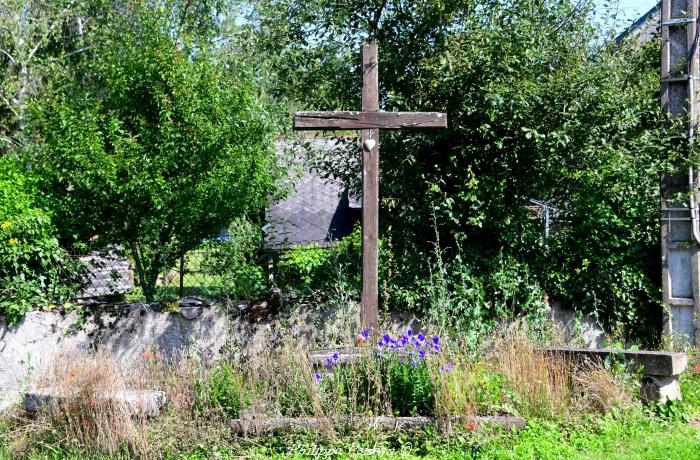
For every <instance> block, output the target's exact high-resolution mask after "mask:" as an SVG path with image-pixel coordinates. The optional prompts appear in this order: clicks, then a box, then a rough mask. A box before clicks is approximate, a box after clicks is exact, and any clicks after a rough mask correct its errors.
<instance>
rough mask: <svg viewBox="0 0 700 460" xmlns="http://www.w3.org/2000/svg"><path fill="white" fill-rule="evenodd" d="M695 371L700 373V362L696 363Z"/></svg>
mask: <svg viewBox="0 0 700 460" xmlns="http://www.w3.org/2000/svg"><path fill="white" fill-rule="evenodd" d="M693 372H695V373H696V374H700V364H696V365H695V366H694V367H693Z"/></svg>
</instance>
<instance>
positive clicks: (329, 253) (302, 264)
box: [277, 245, 336, 292]
mask: <svg viewBox="0 0 700 460" xmlns="http://www.w3.org/2000/svg"><path fill="white" fill-rule="evenodd" d="M334 262H336V254H335V253H334V250H333V249H330V248H324V247H320V246H311V245H309V246H301V247H297V248H294V249H292V250H290V251H289V252H287V253H285V254H284V255H283V256H282V258H281V260H280V262H279V264H278V265H277V269H278V273H279V283H280V284H281V285H283V286H285V287H291V288H293V289H295V290H298V291H301V292H308V291H313V290H320V289H323V288H324V287H325V286H326V285H327V283H329V282H330V281H331V280H330V279H329V277H330V273H329V268H330V267H331V264H333V263H334Z"/></svg>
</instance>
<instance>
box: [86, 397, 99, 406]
mask: <svg viewBox="0 0 700 460" xmlns="http://www.w3.org/2000/svg"><path fill="white" fill-rule="evenodd" d="M88 404H90V407H95V406H96V405H97V400H96V399H91V400H90V401H88Z"/></svg>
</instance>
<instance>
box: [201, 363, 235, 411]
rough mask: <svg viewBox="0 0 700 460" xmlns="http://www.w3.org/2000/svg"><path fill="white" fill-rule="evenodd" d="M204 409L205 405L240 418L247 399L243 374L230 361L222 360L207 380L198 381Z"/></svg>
mask: <svg viewBox="0 0 700 460" xmlns="http://www.w3.org/2000/svg"><path fill="white" fill-rule="evenodd" d="M197 387H198V393H199V399H200V404H199V408H200V410H202V409H203V408H204V407H205V406H208V407H214V408H216V409H219V410H221V411H222V412H223V413H224V414H226V415H227V416H229V417H231V418H238V415H239V413H240V411H241V409H242V408H243V407H244V404H245V401H246V391H245V386H244V380H243V376H242V375H241V374H240V373H239V372H237V370H236V369H234V368H233V367H232V366H231V365H230V364H229V363H227V362H222V363H220V364H219V365H218V366H217V368H216V369H214V370H213V371H212V373H211V375H210V376H209V377H208V379H207V381H205V382H197Z"/></svg>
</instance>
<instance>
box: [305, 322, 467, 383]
mask: <svg viewBox="0 0 700 460" xmlns="http://www.w3.org/2000/svg"><path fill="white" fill-rule="evenodd" d="M368 338H369V331H368V330H367V329H364V330H362V331H361V332H360V333H359V334H358V337H357V344H358V345H362V344H363V343H364V342H365V341H366V340H367V339H368ZM394 350H409V351H408V355H409V356H410V357H411V365H412V366H413V367H414V368H416V367H418V365H419V364H420V363H421V362H423V361H424V360H425V358H426V356H427V355H428V353H440V352H441V351H442V349H441V348H440V337H438V336H434V337H433V338H432V339H429V338H427V337H426V336H425V334H423V333H422V332H418V333H417V334H414V333H413V330H412V329H409V330H407V331H406V333H405V334H403V335H402V336H401V337H398V338H393V337H392V336H391V335H389V334H384V335H383V336H382V338H381V339H379V341H378V342H377V352H378V354H377V356H378V357H380V358H381V356H382V353H383V352H385V351H394ZM339 360H340V355H339V354H338V353H337V352H336V353H333V354H332V355H331V356H329V357H328V358H327V359H326V369H328V370H329V371H330V370H333V367H334V366H335V364H336V363H337V362H338V361H339ZM453 368H454V366H453V365H452V364H449V363H448V364H446V365H443V366H440V373H445V372H449V371H451V370H452V369H453ZM322 378H323V376H322V375H321V374H320V373H318V372H316V373H315V374H314V377H313V379H314V382H316V383H318V382H320V381H321V379H322Z"/></svg>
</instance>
